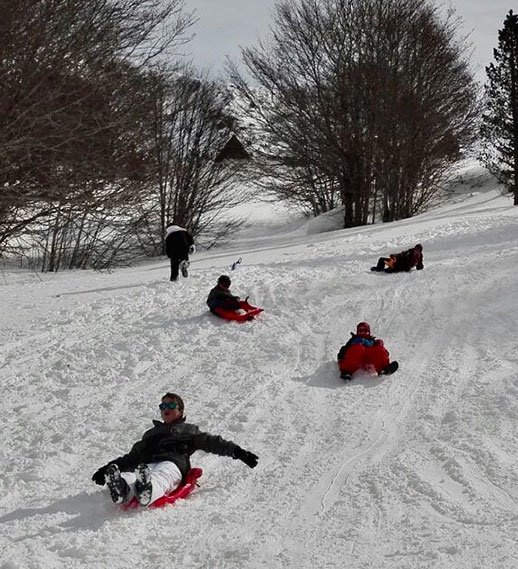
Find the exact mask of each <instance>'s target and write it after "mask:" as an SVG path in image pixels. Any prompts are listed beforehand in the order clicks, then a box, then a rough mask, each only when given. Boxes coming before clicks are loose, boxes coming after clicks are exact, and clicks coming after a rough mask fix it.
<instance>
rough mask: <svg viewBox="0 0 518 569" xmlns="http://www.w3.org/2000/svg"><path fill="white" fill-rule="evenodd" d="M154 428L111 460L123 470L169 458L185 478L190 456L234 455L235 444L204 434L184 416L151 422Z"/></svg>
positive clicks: (189, 465)
mask: <svg viewBox="0 0 518 569" xmlns="http://www.w3.org/2000/svg"><path fill="white" fill-rule="evenodd" d="M153 424H154V426H153V428H152V429H149V431H146V432H145V433H144V435H143V437H142V440H140V441H138V442H136V443H135V444H134V445H133V447H132V449H131V450H130V451H129V453H128V454H125V455H123V456H120V457H119V458H116V459H115V460H112V461H111V463H110V464H117V466H118V467H119V469H120V470H121V471H123V472H128V471H133V470H135V468H136V467H137V466H138V465H139V464H142V463H147V464H149V463H150V462H160V461H164V460H170V461H171V462H174V463H175V464H176V466H178V468H179V469H180V472H181V473H182V476H183V477H184V478H185V476H186V474H187V472H188V471H189V469H190V468H191V463H190V456H191V455H192V454H193V453H194V452H195V451H197V450H203V451H205V452H210V453H213V454H218V455H220V456H233V454H234V451H235V450H236V448H238V446H237V445H236V444H235V443H233V442H232V441H227V440H225V439H223V438H221V437H220V436H217V435H210V434H209V433H204V432H202V431H200V429H199V428H198V427H197V426H196V425H193V424H191V423H186V422H185V419H181V420H180V421H178V422H176V423H173V424H171V425H166V424H165V423H162V422H161V421H153Z"/></svg>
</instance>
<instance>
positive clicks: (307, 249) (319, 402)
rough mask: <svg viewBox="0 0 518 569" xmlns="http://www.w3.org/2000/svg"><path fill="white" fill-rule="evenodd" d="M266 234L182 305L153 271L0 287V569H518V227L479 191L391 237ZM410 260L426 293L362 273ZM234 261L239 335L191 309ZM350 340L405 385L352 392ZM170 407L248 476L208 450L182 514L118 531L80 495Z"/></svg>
mask: <svg viewBox="0 0 518 569" xmlns="http://www.w3.org/2000/svg"><path fill="white" fill-rule="evenodd" d="M263 227H264V231H263V235H262V236H261V235H258V234H257V232H256V234H255V235H250V233H249V235H248V237H246V236H242V238H241V239H237V240H236V241H235V242H234V243H233V244H232V245H231V246H227V248H226V249H212V250H210V251H207V252H202V253H198V254H196V255H195V256H194V257H193V259H192V264H191V268H190V276H189V278H188V279H183V280H181V281H180V282H178V283H170V282H169V281H168V274H169V269H168V263H167V261H166V260H164V259H161V260H160V261H156V262H154V263H150V264H147V265H145V266H138V267H133V268H127V269H119V270H114V271H113V272H109V273H108V272H107V273H95V272H90V271H77V272H71V273H67V272H63V273H58V274H55V275H54V274H37V273H22V272H19V273H15V272H12V271H8V270H7V269H4V270H3V272H1V273H0V314H1V323H0V341H1V346H2V349H1V352H0V381H1V385H2V399H1V402H0V424H1V442H0V463H1V468H0V521H1V524H0V528H1V529H0V551H1V554H0V569H27V568H42V569H76V568H86V567H88V568H93V569H101V568H103V569H104V568H113V569H128V568H133V567H138V568H140V569H148V568H149V569H157V568H165V567H182V568H186V569H201V568H206V569H266V568H268V569H288V568H289V569H316V568H326V569H329V568H337V569H338V568H348V569H378V568H379V569H406V568H408V569H427V568H441V569H478V568H480V569H493V568H494V569H515V568H516V567H518V547H517V535H518V461H517V458H516V457H517V440H518V439H517V424H518V421H517V419H518V405H517V397H518V371H517V370H518V352H517V339H518V311H517V306H518V208H517V207H513V206H512V205H511V200H510V198H509V197H503V196H502V195H501V193H500V191H499V190H498V189H497V188H495V187H494V185H493V187H491V186H484V187H478V188H474V189H473V191H468V192H464V193H463V194H462V195H458V197H457V198H456V199H454V200H451V201H450V202H449V204H448V205H443V206H442V207H440V208H437V209H434V210H433V211H430V212H428V213H426V214H423V215H420V216H418V217H416V218H414V219H409V220H404V221H400V222H396V223H390V224H380V225H373V226H372V225H371V226H367V227H362V228H356V229H348V230H338V231H327V232H323V233H319V232H318V231H315V222H313V224H312V225H311V224H310V228H309V229H308V226H307V225H300V223H299V226H297V227H295V226H293V225H292V226H291V227H290V230H289V231H287V232H285V233H282V232H280V231H279V230H278V228H277V229H276V230H275V231H271V232H270V231H268V227H267V225H265V224H264V220H263ZM311 227H312V228H313V229H311ZM245 237H246V238H245ZM416 243H422V244H423V246H424V264H425V268H424V270H423V271H420V272H416V271H412V272H410V273H403V274H396V275H385V274H377V273H371V272H370V271H369V267H370V266H371V265H373V264H375V262H376V261H377V259H378V257H379V256H382V255H386V254H388V253H391V252H397V251H399V250H402V249H405V248H408V247H411V246H413V245H415V244H416ZM239 257H241V258H242V264H241V265H240V266H239V268H238V269H237V270H235V271H233V272H232V273H230V275H231V277H232V281H233V284H232V290H233V292H234V294H239V295H241V296H242V297H245V296H247V295H250V301H251V302H252V303H254V304H257V305H259V306H262V307H264V308H265V312H264V313H263V314H262V315H260V316H259V317H258V318H257V320H256V321H254V322H250V323H244V324H237V323H228V322H224V321H222V320H219V319H217V318H216V317H215V316H213V315H211V314H210V313H209V312H208V311H207V309H206V306H205V299H206V296H207V293H208V291H209V289H210V288H211V287H212V286H213V285H214V283H215V280H216V278H217V277H218V276H219V275H220V274H222V273H229V267H230V265H231V263H232V262H233V261H235V260H236V259H237V258H239ZM360 320H367V321H368V322H370V324H371V329H372V333H373V334H374V335H376V336H378V337H380V338H382V339H383V340H384V341H385V344H386V346H387V348H388V349H389V351H390V353H391V357H392V359H397V360H398V361H399V362H400V369H399V370H398V372H397V373H396V374H394V375H393V376H390V377H384V378H377V377H370V376H367V375H360V376H359V377H358V376H357V377H355V379H354V380H353V381H352V382H351V383H347V384H345V383H344V382H343V381H341V380H340V379H339V376H338V370H337V366H336V359H335V358H336V353H337V351H338V349H339V347H340V345H342V344H343V343H345V342H346V341H347V339H348V338H349V332H350V331H351V330H354V329H355V325H356V323H357V322H358V321H360ZM166 391H175V392H178V393H180V394H181V395H182V396H183V398H184V399H185V402H186V412H187V419H188V421H190V422H194V423H196V424H198V425H199V426H200V428H201V429H202V430H206V431H208V432H210V433H213V434H220V435H221V436H223V437H224V438H227V439H230V440H233V441H235V442H236V443H238V444H239V445H241V446H242V447H244V448H245V449H247V450H251V451H253V452H255V453H256V454H258V455H259V457H260V460H259V465H258V466H257V468H255V469H254V470H251V469H249V468H248V467H247V466H246V465H244V464H243V463H241V462H239V461H236V460H232V459H229V458H222V457H218V456H215V455H209V454H205V453H202V452H199V453H197V454H195V455H194V456H193V464H194V465H196V466H200V467H202V468H203V470H204V475H203V477H202V478H201V480H200V482H201V486H200V488H198V489H197V491H196V492H195V493H194V494H192V495H191V496H190V497H189V498H188V499H187V500H185V501H181V502H180V503H179V504H177V505H175V506H171V507H167V508H163V509H160V510H147V511H146V510H141V511H135V512H121V511H120V510H118V509H117V507H116V506H114V505H113V504H112V503H111V501H110V499H109V496H108V493H107V491H106V490H104V489H101V488H100V487H98V486H96V485H95V484H94V483H92V482H91V480H90V478H91V475H92V474H93V472H94V471H95V470H96V469H97V468H98V467H99V466H102V465H103V464H105V463H106V462H108V461H109V460H110V459H113V458H115V457H117V456H120V455H121V454H122V453H124V452H127V451H128V450H129V449H130V447H131V445H132V443H133V442H135V441H136V440H138V439H139V438H140V436H141V435H142V433H143V432H144V431H145V430H146V429H148V428H149V427H150V426H151V420H152V419H157V418H158V417H159V413H158V403H159V402H160V397H161V395H162V394H163V393H165V392H166Z"/></svg>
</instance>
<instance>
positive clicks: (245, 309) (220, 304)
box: [207, 275, 263, 322]
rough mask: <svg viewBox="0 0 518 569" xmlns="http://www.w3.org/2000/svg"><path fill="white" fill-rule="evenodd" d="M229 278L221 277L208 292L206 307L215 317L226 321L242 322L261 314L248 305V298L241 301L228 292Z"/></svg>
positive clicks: (259, 309) (254, 307)
mask: <svg viewBox="0 0 518 569" xmlns="http://www.w3.org/2000/svg"><path fill="white" fill-rule="evenodd" d="M230 285H231V281H230V277H228V276H227V275H221V276H220V277H219V278H218V283H217V285H216V286H215V287H214V288H213V289H212V290H211V291H210V292H209V296H208V297H207V306H208V307H209V309H210V311H211V312H212V313H213V314H215V315H216V316H220V317H221V318H225V319H226V320H237V321H238V322H244V321H246V320H253V319H254V317H255V316H256V315H257V314H259V313H260V312H263V309H262V308H257V307H256V306H252V305H251V304H249V303H248V296H247V297H246V298H245V300H241V299H240V298H239V296H234V295H233V294H232V293H231V292H230Z"/></svg>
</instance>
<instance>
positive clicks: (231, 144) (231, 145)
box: [214, 134, 250, 162]
mask: <svg viewBox="0 0 518 569" xmlns="http://www.w3.org/2000/svg"><path fill="white" fill-rule="evenodd" d="M223 160H250V154H249V153H248V152H247V151H246V150H245V147H244V146H243V144H242V143H241V141H240V140H239V138H238V137H237V136H236V135H235V134H233V135H232V136H231V137H230V138H229V140H228V141H227V143H226V144H225V146H223V148H222V149H221V150H220V151H219V153H218V155H217V156H216V158H215V160H214V161H215V162H223Z"/></svg>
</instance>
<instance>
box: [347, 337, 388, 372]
mask: <svg viewBox="0 0 518 569" xmlns="http://www.w3.org/2000/svg"><path fill="white" fill-rule="evenodd" d="M389 362H390V360H389V353H388V351H387V350H386V349H385V347H384V346H383V344H382V343H379V344H374V346H371V347H367V346H364V345H363V344H353V345H352V346H351V347H350V348H349V349H348V350H347V352H345V354H344V357H343V358H342V359H341V360H340V361H339V362H338V367H339V368H340V371H346V372H349V373H354V372H355V371H356V370H359V369H368V368H374V369H375V370H376V371H377V372H378V373H379V372H380V371H381V370H382V369H383V368H385V367H387V366H388V364H389Z"/></svg>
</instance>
